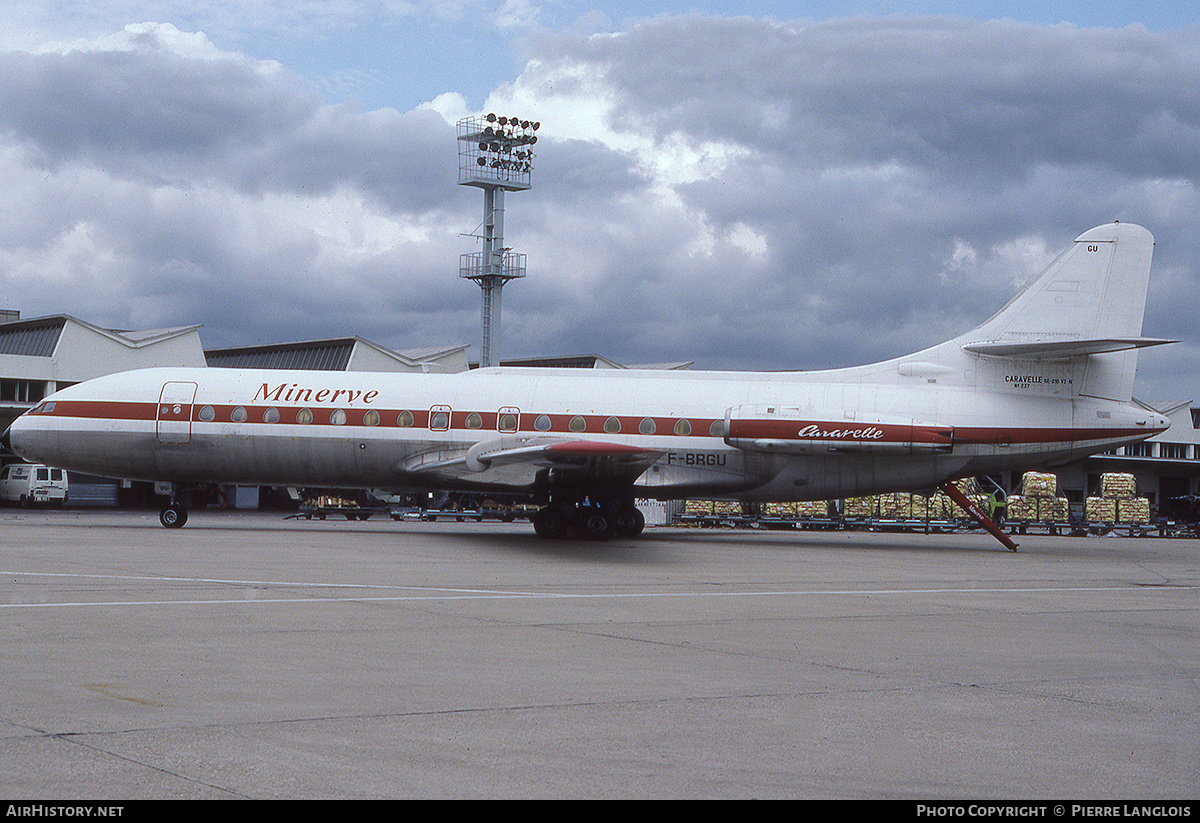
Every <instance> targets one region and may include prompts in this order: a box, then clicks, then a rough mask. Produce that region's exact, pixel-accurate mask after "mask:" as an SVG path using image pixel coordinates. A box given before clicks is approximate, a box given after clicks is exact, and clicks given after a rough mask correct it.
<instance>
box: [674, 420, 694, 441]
mask: <svg viewBox="0 0 1200 823" xmlns="http://www.w3.org/2000/svg"><path fill="white" fill-rule="evenodd" d="M675 433H676V434H677V435H679V436H680V437H687V436H688V435H689V434H691V433H692V424H691V423H689V422H688V421H687V420H686V419H683V420H679V421H678V422H676V423H675Z"/></svg>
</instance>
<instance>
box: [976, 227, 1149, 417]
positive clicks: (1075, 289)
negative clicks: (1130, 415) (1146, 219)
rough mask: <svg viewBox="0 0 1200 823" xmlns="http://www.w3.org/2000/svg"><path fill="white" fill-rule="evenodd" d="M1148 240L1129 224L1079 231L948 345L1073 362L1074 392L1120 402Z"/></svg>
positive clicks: (1137, 321) (1137, 334)
mask: <svg viewBox="0 0 1200 823" xmlns="http://www.w3.org/2000/svg"><path fill="white" fill-rule="evenodd" d="M1153 253H1154V236H1153V235H1152V234H1150V232H1149V231H1147V230H1146V229H1144V228H1142V227H1141V226H1135V225H1133V224H1132V223H1109V224H1106V225H1103V226H1097V227H1096V228H1094V229H1091V230H1090V231H1087V232H1084V233H1083V234H1081V235H1080V236H1079V237H1077V238H1076V239H1075V242H1074V244H1073V245H1072V246H1071V248H1069V249H1067V250H1066V251H1065V252H1063V254H1061V255H1060V256H1059V257H1058V258H1057V259H1056V260H1055V261H1054V262H1053V263H1051V264H1050V266H1049V267H1048V268H1047V269H1046V270H1045V271H1044V272H1042V274H1041V275H1039V276H1038V277H1037V278H1036V279H1035V280H1034V281H1033V282H1032V283H1030V284H1029V286H1027V287H1026V288H1025V290H1024V291H1022V292H1021V293H1020V294H1018V295H1017V296H1016V297H1014V298H1013V299H1012V300H1011V301H1010V302H1009V303H1008V305H1007V306H1005V307H1004V308H1003V309H1001V310H1000V311H999V312H998V313H997V314H996V315H995V316H993V317H992V318H991V319H989V320H987V321H986V322H985V323H983V325H981V326H979V327H978V328H976V329H975V330H974V331H972V332H969V333H968V334H966V335H963V336H962V337H960V338H959V339H958V340H957V341H956V342H957V343H958V344H959V345H961V346H962V348H963V349H964V350H966V351H968V352H971V353H973V354H976V355H982V356H985V357H1003V358H1009V359H1015V360H1046V359H1054V360H1068V359H1071V360H1075V359H1078V360H1079V361H1080V365H1081V366H1082V373H1081V375H1080V377H1081V379H1080V383H1079V384H1078V385H1079V390H1078V391H1079V394H1082V395H1088V396H1093V397H1102V398H1106V399H1111V400H1123V401H1128V400H1129V399H1130V398H1131V396H1132V392H1133V375H1134V370H1135V369H1136V367H1137V350H1138V349H1140V348H1144V347H1146V346H1154V345H1159V344H1161V343H1169V342H1172V341H1170V340H1160V339H1157V338H1147V337H1142V336H1141V335H1142V318H1143V315H1144V314H1145V310H1146V292H1147V289H1148V287H1149V282H1150V260H1151V257H1152V256H1153Z"/></svg>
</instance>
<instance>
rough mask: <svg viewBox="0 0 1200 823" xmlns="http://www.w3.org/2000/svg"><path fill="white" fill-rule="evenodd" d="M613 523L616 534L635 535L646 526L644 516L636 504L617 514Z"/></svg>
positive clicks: (623, 535) (622, 535) (621, 535)
mask: <svg viewBox="0 0 1200 823" xmlns="http://www.w3.org/2000/svg"><path fill="white" fill-rule="evenodd" d="M615 525H616V532H617V536H619V537H637V536H638V535H639V534H641V533H642V530H643V529H645V528H646V516H645V515H644V514H642V513H641V511H639V510H638V507H637V506H630V507H628V508H626V509H623V510H622V511H621V513H620V514H618V515H617V519H616V524H615Z"/></svg>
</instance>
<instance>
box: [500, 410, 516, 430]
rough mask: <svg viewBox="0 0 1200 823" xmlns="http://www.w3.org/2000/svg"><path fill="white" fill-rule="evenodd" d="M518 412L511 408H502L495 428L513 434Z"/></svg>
mask: <svg viewBox="0 0 1200 823" xmlns="http://www.w3.org/2000/svg"><path fill="white" fill-rule="evenodd" d="M518 414H519V411H518V410H517V409H513V408H503V409H501V410H500V412H499V417H497V419H496V428H498V429H499V430H500V431H502V432H515V431H516V430H517V415H518Z"/></svg>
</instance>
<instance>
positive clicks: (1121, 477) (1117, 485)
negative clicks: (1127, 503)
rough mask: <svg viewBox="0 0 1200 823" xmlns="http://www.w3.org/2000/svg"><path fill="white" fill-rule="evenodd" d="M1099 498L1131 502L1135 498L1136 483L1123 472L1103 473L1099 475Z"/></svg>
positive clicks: (1131, 476) (1130, 476)
mask: <svg viewBox="0 0 1200 823" xmlns="http://www.w3.org/2000/svg"><path fill="white" fill-rule="evenodd" d="M1100 496H1101V497H1103V498H1105V499H1108V500H1131V499H1133V498H1134V497H1137V483H1135V482H1134V479H1133V475H1132V474H1127V473H1125V472H1105V473H1104V474H1102V475H1100Z"/></svg>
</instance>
